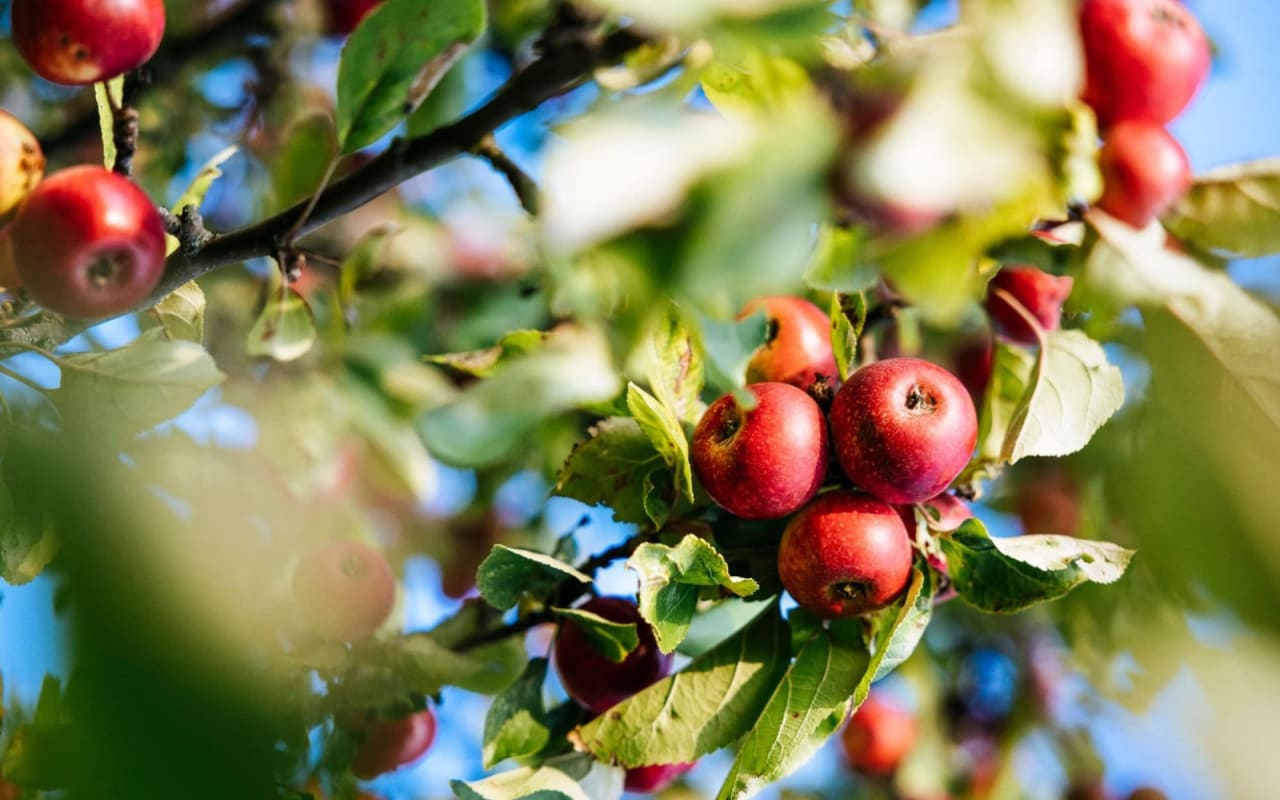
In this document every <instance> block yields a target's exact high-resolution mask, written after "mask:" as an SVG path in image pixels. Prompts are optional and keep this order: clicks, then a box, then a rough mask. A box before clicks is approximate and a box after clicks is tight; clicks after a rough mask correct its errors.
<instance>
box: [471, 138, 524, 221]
mask: <svg viewBox="0 0 1280 800" xmlns="http://www.w3.org/2000/svg"><path fill="white" fill-rule="evenodd" d="M471 152H473V153H475V154H476V155H477V156H479V157H480V158H483V159H484V160H485V161H488V162H489V166H491V167H493V168H494V169H495V170H497V171H498V174H500V175H501V176H502V177H504V178H506V179H507V183H509V184H511V190H512V191H514V192H515V193H516V199H517V200H519V201H520V205H521V206H523V207H524V210H525V211H528V212H529V214H530V215H531V216H536V215H537V213H538V184H537V183H535V182H534V180H533V178H530V177H529V175H528V174H527V173H526V172H525V171H524V170H522V169H520V166H519V165H518V164H516V162H514V161H512V160H511V157H510V156H508V155H507V154H506V153H505V152H503V150H502V148H501V147H499V146H498V142H497V140H496V139H494V138H493V135H492V134H490V135H489V136H486V137H484V138H483V139H481V140H480V143H479V144H477V145H476V146H475V147H474V148H472V151H471Z"/></svg>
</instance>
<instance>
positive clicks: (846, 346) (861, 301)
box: [831, 292, 867, 380]
mask: <svg viewBox="0 0 1280 800" xmlns="http://www.w3.org/2000/svg"><path fill="white" fill-rule="evenodd" d="M866 323H867V298H866V295H865V294H864V293H862V292H856V293H854V294H844V293H837V294H835V295H832V297H831V349H832V350H833V351H834V352H835V356H836V369H838V370H839V371H840V380H845V379H846V378H848V377H849V373H851V372H853V371H854V370H855V369H857V367H858V341H859V340H860V339H861V338H862V329H863V327H864V326H865V325H866Z"/></svg>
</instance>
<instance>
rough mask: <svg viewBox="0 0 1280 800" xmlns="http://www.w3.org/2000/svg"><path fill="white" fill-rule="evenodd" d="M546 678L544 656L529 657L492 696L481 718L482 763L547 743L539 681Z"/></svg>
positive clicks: (528, 752) (529, 752)
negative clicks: (513, 678) (512, 680)
mask: <svg viewBox="0 0 1280 800" xmlns="http://www.w3.org/2000/svg"><path fill="white" fill-rule="evenodd" d="M546 678H547V659H545V658H534V659H530V661H529V665H528V666H527V667H525V670H524V673H523V674H522V675H521V676H520V677H519V678H518V679H516V681H515V683H513V684H511V685H510V686H508V687H507V688H506V689H503V690H502V692H501V693H500V694H499V695H498V696H497V697H495V698H493V704H492V705H490V706H489V713H488V714H487V715H486V716H485V720H484V766H485V769H490V768H492V767H493V765H494V764H497V763H498V762H499V761H502V760H504V759H508V758H515V759H520V758H525V757H527V756H532V755H535V754H537V753H538V752H540V751H541V750H542V748H543V747H545V746H546V744H547V740H548V739H549V738H550V735H551V734H550V731H549V730H548V728H547V725H546V720H545V718H546V708H545V707H544V705H543V702H542V684H543V682H544V681H545V680H546Z"/></svg>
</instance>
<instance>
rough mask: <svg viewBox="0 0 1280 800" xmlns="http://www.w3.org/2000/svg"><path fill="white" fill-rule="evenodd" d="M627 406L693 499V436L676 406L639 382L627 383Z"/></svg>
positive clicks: (682, 491) (685, 493) (679, 486)
mask: <svg viewBox="0 0 1280 800" xmlns="http://www.w3.org/2000/svg"><path fill="white" fill-rule="evenodd" d="M627 408H628V409H629V410H630V411H631V415H632V416H633V417H635V420H636V422H637V423H638V424H639V425H640V430H641V431H643V432H644V435H645V436H647V437H649V442H650V443H651V444H653V447H654V449H655V450H657V451H658V453H659V454H661V455H662V458H663V460H664V461H666V462H667V466H669V467H670V468H671V471H672V473H673V474H674V475H675V480H676V490H677V491H678V492H679V493H680V494H681V495H682V496H683V497H684V498H685V499H687V500H693V465H692V464H690V463H689V440H688V438H687V437H686V436H685V432H684V428H683V426H681V425H680V421H679V420H678V419H676V417H675V415H674V414H673V413H672V410H671V409H670V408H668V407H666V406H664V405H662V404H661V403H659V402H658V399H657V398H656V397H654V396H653V395H651V394H649V393H648V392H646V391H645V390H644V389H641V388H640V387H639V386H636V385H635V384H634V383H631V384H628V385H627Z"/></svg>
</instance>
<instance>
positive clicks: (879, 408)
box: [831, 358, 978, 505]
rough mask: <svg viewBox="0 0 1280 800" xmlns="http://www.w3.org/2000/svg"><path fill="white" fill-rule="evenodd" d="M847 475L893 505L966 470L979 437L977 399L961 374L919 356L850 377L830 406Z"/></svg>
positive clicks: (926, 493) (937, 488)
mask: <svg viewBox="0 0 1280 800" xmlns="http://www.w3.org/2000/svg"><path fill="white" fill-rule="evenodd" d="M831 436H832V439H833V441H834V445H835V450H836V456H837V457H838V459H839V461H840V466H841V468H842V469H843V470H844V472H845V474H846V475H848V476H849V479H850V480H852V481H853V482H854V483H855V484H856V485H857V486H858V487H860V488H862V489H863V490H865V491H867V492H869V493H871V494H873V495H875V496H876V497H878V498H880V499H881V500H884V501H885V502H887V503H892V504H894V505H901V504H904V503H919V502H921V501H923V500H928V499H929V498H931V497H934V496H935V495H938V494H941V493H942V491H943V490H944V489H946V488H947V486H948V485H950V483H951V481H953V480H955V477H956V476H957V475H959V474H960V471H961V470H962V469H964V466H965V464H967V463H968V462H969V456H970V454H972V453H973V447H974V445H975V444H976V443H977V440H978V415H977V412H976V411H975V410H974V407H973V400H972V399H971V398H970V397H969V392H968V391H967V390H966V389H965V388H964V384H962V383H961V382H960V380H959V378H957V377H956V376H954V375H952V374H951V373H950V372H947V371H946V370H945V369H943V368H942V367H939V366H938V365H936V364H933V363H930V362H928V361H924V360H922V359H918V358H890V359H886V360H884V361H877V362H876V363H874V364H869V365H867V366H865V367H863V368H861V369H859V370H858V371H857V372H854V373H853V374H852V375H850V376H849V379H848V380H847V381H845V383H844V385H843V386H842V387H840V391H839V392H837V393H836V398H835V401H834V402H833V403H832V405H831Z"/></svg>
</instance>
